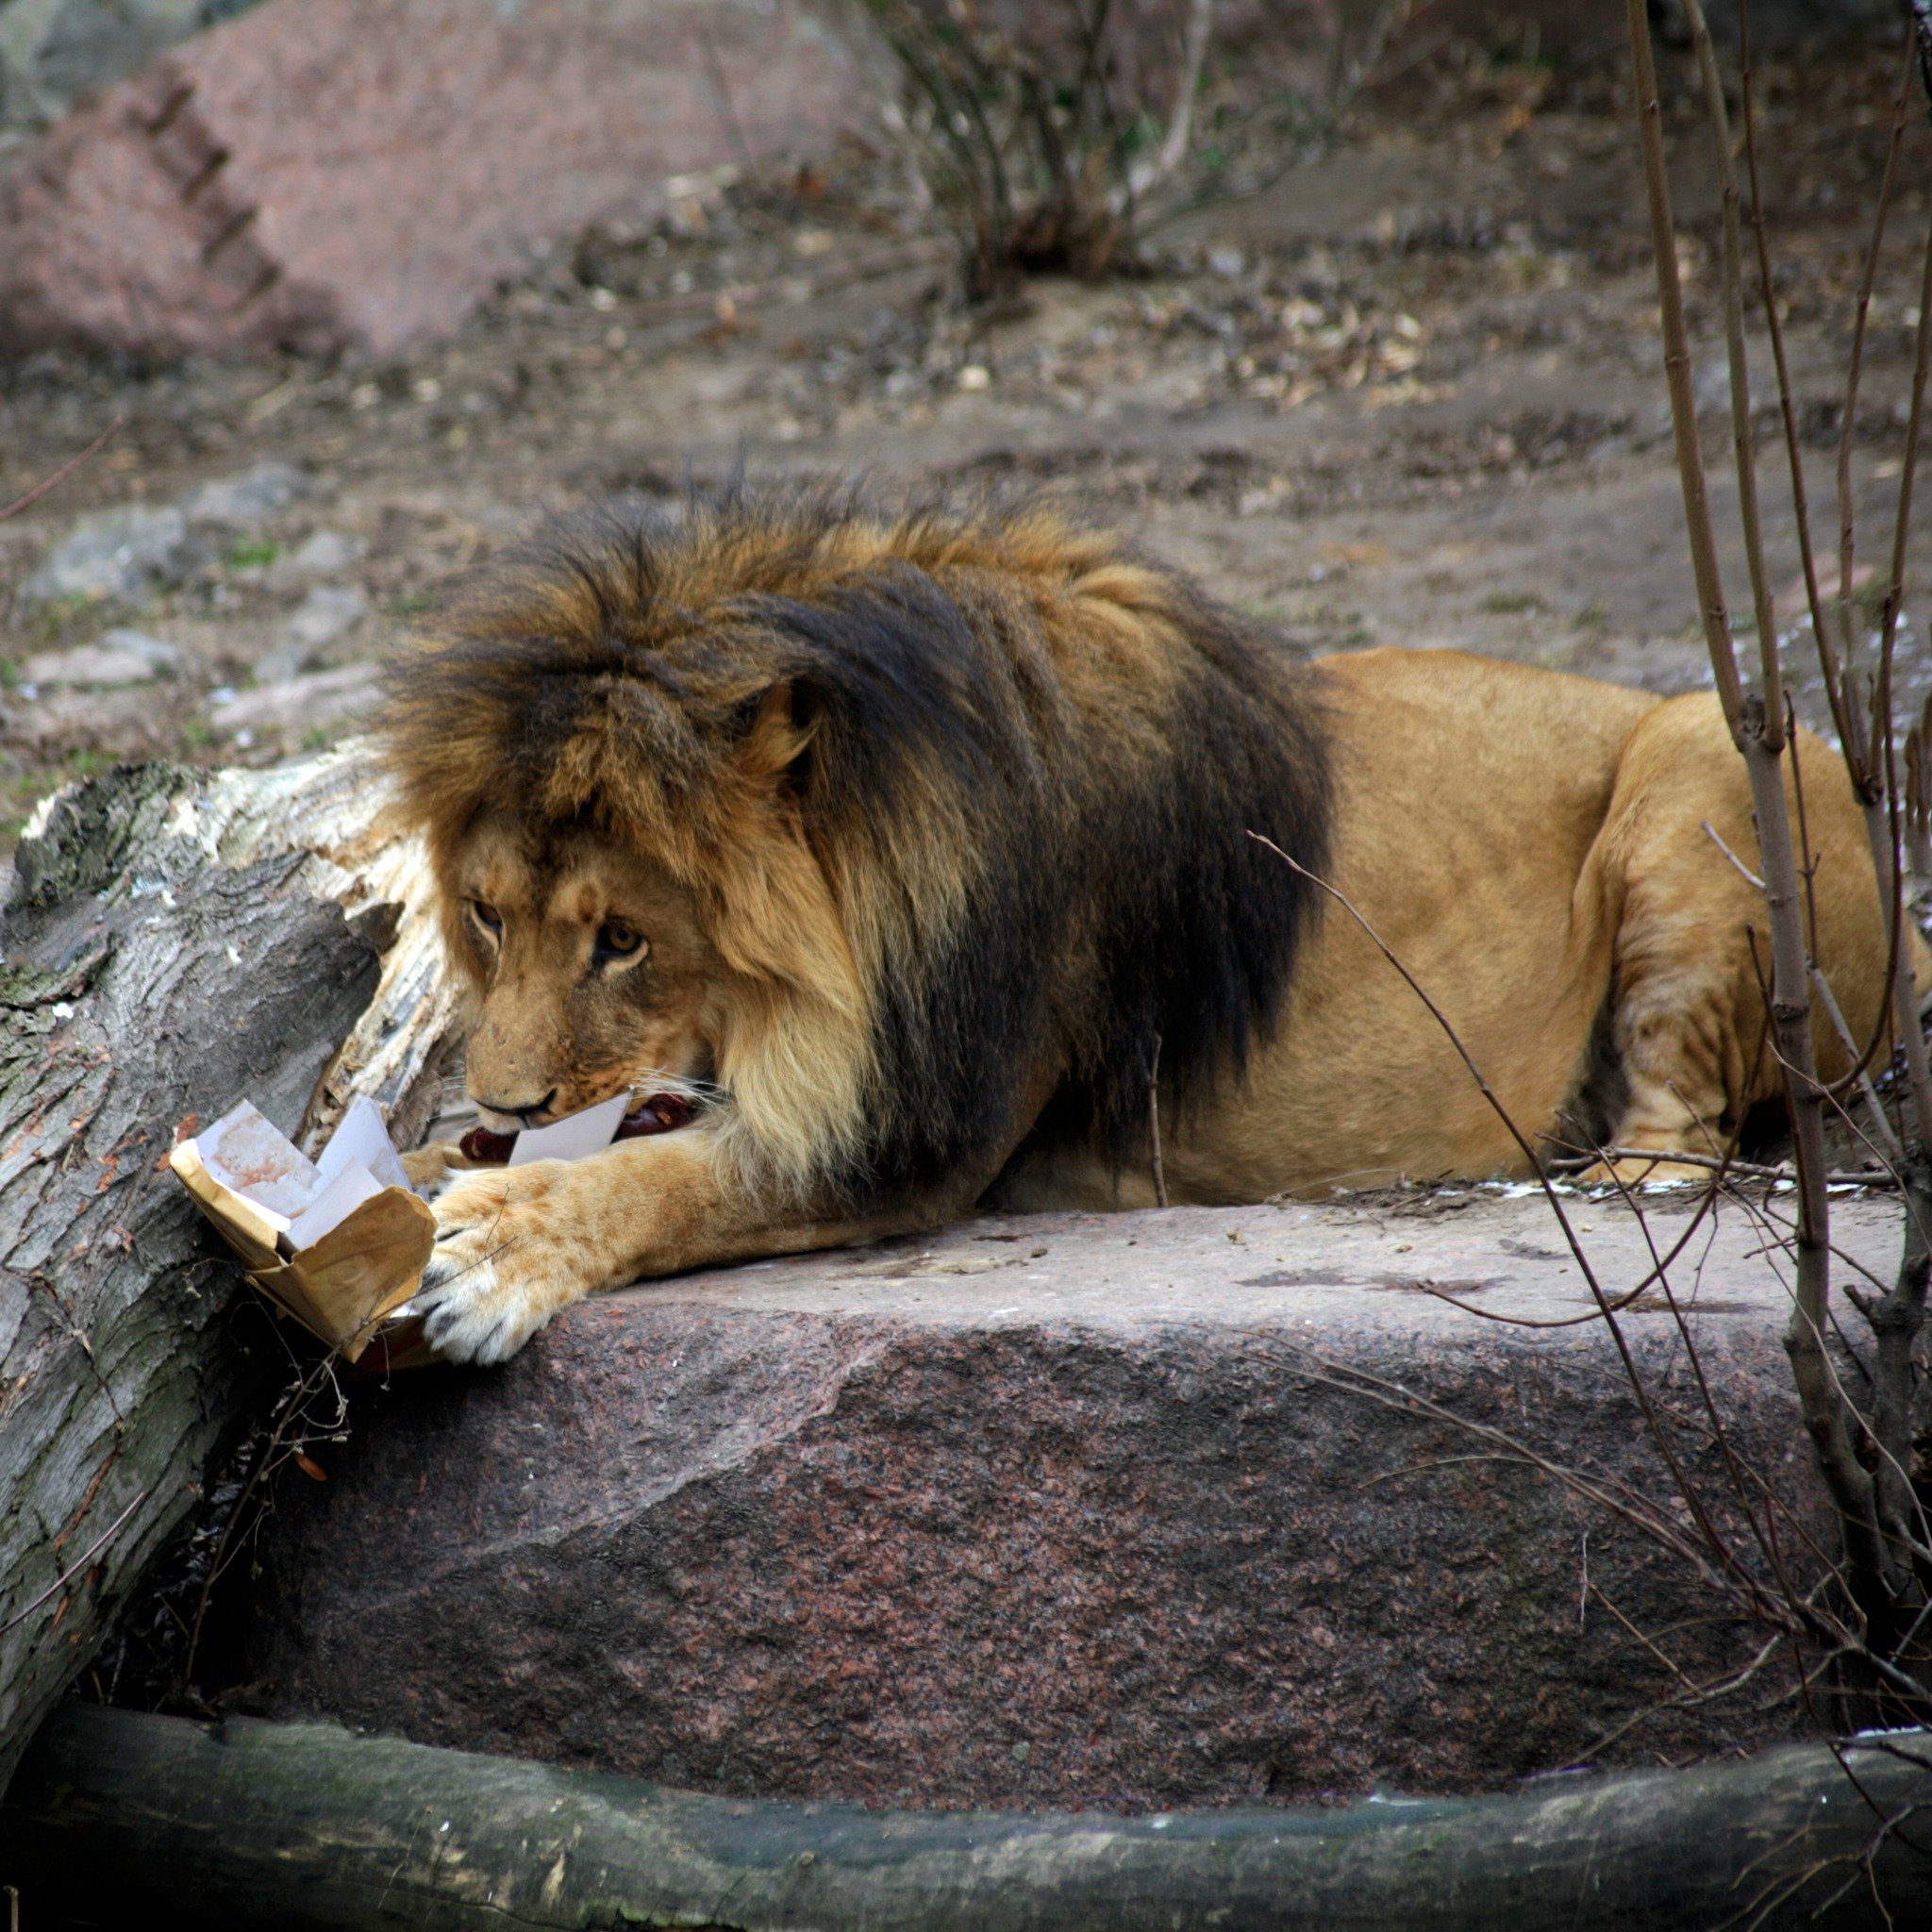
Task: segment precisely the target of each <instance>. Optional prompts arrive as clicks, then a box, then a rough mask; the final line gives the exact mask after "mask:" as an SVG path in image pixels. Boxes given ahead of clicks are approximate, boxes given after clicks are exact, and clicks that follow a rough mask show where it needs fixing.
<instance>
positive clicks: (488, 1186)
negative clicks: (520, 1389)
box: [415, 1163, 584, 1362]
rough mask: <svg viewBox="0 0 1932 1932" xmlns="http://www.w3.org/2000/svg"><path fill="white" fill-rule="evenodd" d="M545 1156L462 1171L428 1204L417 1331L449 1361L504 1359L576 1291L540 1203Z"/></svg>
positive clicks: (580, 1289) (574, 1297)
mask: <svg viewBox="0 0 1932 1932" xmlns="http://www.w3.org/2000/svg"><path fill="white" fill-rule="evenodd" d="M545 1164H546V1163H536V1164H533V1165H532V1166H530V1167H527V1168H523V1169H520V1170H517V1172H516V1174H515V1175H514V1177H512V1175H510V1174H508V1173H505V1172H503V1171H500V1170H498V1171H492V1172H489V1173H485V1174H468V1175H464V1176H462V1177H461V1178H459V1179H458V1180H457V1181H456V1182H455V1184H454V1185H453V1186H451V1187H450V1188H448V1189H447V1190H446V1191H444V1192H443V1194H442V1195H441V1198H440V1199H439V1200H437V1202H436V1203H435V1208H436V1220H437V1233H436V1247H435V1250H434V1252H433V1253H432V1254H431V1256H430V1257H429V1262H428V1265H427V1266H426V1267H425V1269H424V1271H423V1280H422V1285H421V1286H420V1287H419V1288H418V1289H417V1291H416V1295H415V1306H416V1308H417V1311H418V1312H419V1313H420V1314H421V1315H422V1316H423V1318H424V1321H423V1333H424V1337H425V1340H426V1341H428V1342H429V1344H430V1346H431V1347H432V1348H434V1349H435V1350H436V1351H437V1353H438V1354H439V1355H441V1356H443V1357H446V1358H447V1359H448V1360H450V1361H458V1362H501V1361H508V1359H509V1357H511V1356H513V1355H514V1354H515V1353H516V1352H517V1350H518V1349H520V1348H521V1347H523V1345H524V1343H525V1342H526V1341H529V1339H530V1337H531V1336H533V1335H534V1334H536V1332H537V1331H538V1329H540V1328H541V1327H542V1326H543V1324H545V1323H546V1322H548V1321H549V1320H550V1318H551V1316H552V1315H554V1314H555V1313H556V1312H557V1311H558V1309H559V1308H561V1307H567V1306H568V1305H569V1304H570V1303H571V1302H574V1301H575V1300H577V1299H578V1297H579V1296H580V1295H581V1294H582V1293H583V1292H584V1285H582V1284H579V1283H577V1282H575V1280H574V1279H573V1278H572V1269H571V1266H570V1262H571V1257H570V1255H569V1254H568V1253H567V1252H566V1249H565V1244H564V1243H563V1242H561V1241H559V1240H558V1237H557V1236H556V1234H555V1233H554V1232H553V1231H552V1223H553V1220H554V1217H553V1216H552V1215H550V1214H547V1213H546V1212H545V1211H544V1199H543V1197H544V1195H545V1193H546V1192H547V1189H546V1187H545V1183H544V1177H543V1174H542V1166H543V1165H545Z"/></svg>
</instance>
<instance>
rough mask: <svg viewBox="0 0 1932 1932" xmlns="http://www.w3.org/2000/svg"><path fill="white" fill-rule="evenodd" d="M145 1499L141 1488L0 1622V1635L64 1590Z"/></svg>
mask: <svg viewBox="0 0 1932 1932" xmlns="http://www.w3.org/2000/svg"><path fill="white" fill-rule="evenodd" d="M146 1501H147V1491H145V1490H143V1491H142V1492H141V1494H140V1495H138V1496H137V1497H135V1499H134V1501H133V1502H131V1503H130V1504H128V1506H127V1507H126V1508H125V1509H124V1510H122V1512H121V1513H120V1515H118V1516H117V1517H115V1519H114V1520H113V1522H112V1523H110V1524H108V1526H107V1528H106V1529H104V1530H103V1531H102V1532H101V1533H100V1535H99V1536H97V1537H96V1538H95V1539H94V1540H93V1541H92V1542H91V1543H90V1544H89V1545H88V1546H87V1548H86V1549H85V1550H83V1551H82V1552H81V1554H80V1555H79V1556H77V1557H75V1559H74V1561H73V1562H72V1563H70V1564H69V1565H68V1566H67V1568H66V1569H64V1570H63V1571H61V1573H60V1574H59V1575H58V1576H57V1577H55V1579H54V1580H53V1582H52V1583H50V1584H48V1586H47V1587H46V1589H45V1590H43V1591H42V1592H41V1593H40V1595H39V1596H37V1597H35V1599H34V1600H33V1602H32V1603H30V1604H28V1605H27V1606H26V1607H25V1609H22V1610H16V1611H15V1612H14V1614H13V1615H12V1616H10V1617H8V1620H7V1621H6V1623H4V1624H0V1637H4V1636H6V1634H7V1633H8V1631H9V1630H11V1629H13V1628H14V1627H15V1626H16V1625H18V1624H25V1622H26V1620H27V1619H28V1618H29V1617H31V1616H32V1615H33V1613H34V1612H35V1611H36V1610H37V1609H39V1608H40V1607H41V1606H42V1604H43V1603H45V1602H46V1601H47V1599H48V1598H49V1597H50V1596H56V1595H58V1593H59V1592H60V1591H63V1590H65V1589H66V1588H67V1586H68V1585H69V1584H70V1583H72V1582H73V1581H74V1579H75V1577H76V1576H78V1575H79V1574H81V1573H82V1572H83V1571H84V1570H85V1569H86V1568H87V1566H88V1565H89V1564H90V1563H92V1561H93V1559H94V1558H95V1557H98V1556H99V1555H100V1553H101V1552H102V1551H103V1550H104V1549H106V1548H107V1547H108V1544H109V1543H110V1542H112V1541H113V1540H114V1539H115V1538H116V1537H117V1536H118V1535H120V1533H121V1525H122V1524H124V1523H125V1522H126V1521H127V1519H128V1518H129V1517H130V1516H132V1515H133V1514H134V1512H135V1511H136V1510H137V1509H139V1508H140V1507H141V1506H142V1504H143V1503H145V1502H146Z"/></svg>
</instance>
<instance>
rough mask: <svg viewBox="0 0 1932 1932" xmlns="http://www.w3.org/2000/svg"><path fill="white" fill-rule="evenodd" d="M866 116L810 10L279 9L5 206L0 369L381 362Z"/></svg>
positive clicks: (206, 53)
mask: <svg viewBox="0 0 1932 1932" xmlns="http://www.w3.org/2000/svg"><path fill="white" fill-rule="evenodd" d="M721 76H722V78H723V80H724V89H725V92H726V93H727V94H728V99H726V98H721V93H720V87H719V79H720V77H721ZM870 98H871V90H870V89H869V88H868V86H867V85H866V83H865V80H864V77H863V75H862V73H861V70H860V68H859V66H858V62H857V61H856V60H855V58H854V57H853V56H852V54H851V53H850V52H849V51H848V50H847V48H846V47H845V45H844V44H843V43H841V42H840V41H838V40H837V39H835V38H834V37H833V35H832V34H831V33H830V32H829V31H828V29H827V28H826V26H825V25H824V20H823V19H822V18H821V17H820V16H819V15H817V14H815V13H813V12H811V11H809V10H808V8H806V7H804V6H802V5H800V4H799V0H519V4H518V5H516V6H513V7H509V6H503V5H501V4H498V0H270V4H269V5H267V6H264V7H260V8H256V9H255V10H254V11H252V12H249V13H246V14H243V15H242V16H241V17H240V18H238V19H235V20H233V21H230V22H228V23H227V24H225V25H223V26H220V27H218V28H215V29H213V30H212V31H210V32H208V33H206V34H201V35H198V36H197V37H196V38H195V39H193V40H192V41H190V42H186V43H184V44H183V45H181V46H179V47H176V48H174V49H172V50H171V51H169V52H167V53H164V54H162V55H160V56H158V58H156V59H154V60H153V61H151V62H150V63H149V64H148V65H147V66H146V67H145V68H143V69H142V71H141V73H140V74H138V75H135V76H134V78H132V79H131V80H128V81H125V82H123V83H121V84H120V85H118V86H115V87H112V88H109V89H108V90H107V91H106V92H103V93H102V94H101V96H100V97H99V99H98V100H96V101H95V102H93V103H92V104H91V105H87V106H83V107H81V108H77V109H76V110H75V112H74V113H72V114H70V115H69V116H68V117H67V118H66V119H65V120H64V121H62V122H61V123H60V124H59V125H58V126H56V127H55V128H54V129H53V130H52V131H51V132H50V133H49V134H48V136H47V137H46V138H45V140H44V141H43V142H42V143H41V144H40V145H39V146H38V147H37V148H36V149H34V150H32V151H31V152H30V153H29V154H28V155H27V156H26V157H25V158H24V159H23V160H22V161H21V162H19V163H18V164H16V166H15V167H14V168H13V169H12V170H10V171H9V173H8V175H7V176H6V177H5V179H4V180H0V342H4V343H5V344H7V345H8V346H10V347H13V348H16V349H18V348H25V347H33V346H38V345H41V344H45V343H79V344H82V345H85V346H88V347H92V348H102V349H127V350H138V351H142V352H143V353H147V354H156V355H178V354H182V353H184V352H194V351H202V352H214V353H221V352H225V351H235V350H243V351H247V350H263V349H272V348H275V347H279V346H283V345H287V346H291V347H296V348H302V349H309V350H328V349H335V348H341V347H353V348H359V349H362V350H366V351H368V352H370V353H372V354H374V355H376V356H389V355H393V354H395V353H396V352H397V351H399V350H401V349H403V348H405V347H407V346H408V344H410V343H412V342H416V341H423V340H425V339H427V338H433V337H437V336H442V335H447V334H449V333H450V332H451V331H453V330H454V329H455V328H456V327H457V325H458V324H459V323H460V322H461V321H462V319H463V317H464V316H465V315H466V314H467V313H468V311H469V309H470V308H471V307H472V306H473V305H474V304H475V302H476V300H477V299H478V298H479V297H480V296H482V295H483V294H484V293H486V292H487V291H489V289H490V288H491V286H492V285H493V284H494V283H495V282H496V281H498V280H499V279H501V278H502V277H504V276H506V275H514V274H517V273H519V272H521V271H522V270H523V269H524V268H525V267H526V266H527V265H528V262H529V259H530V254H529V251H530V247H531V244H532V243H533V242H539V241H541V240H543V239H545V238H548V237H554V236H570V235H573V234H575V232H577V231H578V230H580V229H581V228H583V227H584V226H585V225H587V224H589V223H591V222H594V221H598V220H607V219H614V218H617V217H620V216H622V217H628V218H630V219H633V220H637V219H648V218H650V217H651V216H653V215H655V214H656V213H657V212H658V211H659V210H660V209H661V208H662V207H663V205H664V186H663V184H664V181H665V178H666V177H667V176H670V175H677V174H683V173H693V172H699V171H704V170H708V169H712V168H716V167H719V166H722V165H724V164H727V163H728V164H734V165H736V164H740V163H741V162H742V161H743V160H744V159H745V158H746V155H747V152H748V153H749V155H750V157H751V158H752V159H754V160H755V161H757V162H759V163H764V162H769V161H774V160H778V159H780V158H786V157H789V156H791V155H794V154H808V153H812V152H816V151H822V150H823V149H824V147H825V146H827V145H828V144H829V142H831V140H832V139H833V138H834V137H835V135H836V134H837V132H838V131H839V130H840V129H841V128H847V127H854V126H857V125H859V124H860V123H861V122H862V121H863V119H864V117H865V115H866V114H867V112H868V109H869V102H870Z"/></svg>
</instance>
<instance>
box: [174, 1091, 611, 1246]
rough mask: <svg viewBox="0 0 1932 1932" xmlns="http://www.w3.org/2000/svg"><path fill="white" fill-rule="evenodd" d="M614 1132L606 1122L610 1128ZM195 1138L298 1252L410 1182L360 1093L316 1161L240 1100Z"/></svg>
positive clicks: (377, 1113)
mask: <svg viewBox="0 0 1932 1932" xmlns="http://www.w3.org/2000/svg"><path fill="white" fill-rule="evenodd" d="M569 1124H570V1123H569V1122H559V1123H558V1125H560V1126H567V1125H569ZM616 1131H617V1125H616V1123H615V1122H614V1121H613V1122H612V1123H611V1127H610V1132H611V1133H613V1134H614V1133H615V1132H616ZM606 1138H607V1139H608V1136H607V1137H606ZM195 1145H196V1146H197V1147H198V1148H199V1149H200V1151H201V1162H202V1165H203V1166H204V1167H206V1168H207V1169H208V1173H209V1174H211V1175H213V1177H214V1178H215V1179H216V1180H217V1181H219V1182H220V1183H221V1184H222V1186H223V1187H225V1188H227V1189H229V1190H230V1191H233V1192H234V1193H237V1194H242V1195H245V1196H246V1197H247V1198H248V1199H249V1200H250V1201H252V1202H254V1203H255V1205H256V1206H257V1207H258V1208H260V1209H261V1210H262V1212H263V1213H264V1214H265V1215H267V1217H268V1218H269V1220H270V1221H272V1222H273V1223H274V1224H275V1226H276V1227H277V1228H278V1229H280V1230H282V1231H284V1232H285V1233H286V1234H287V1235H288V1237H289V1241H290V1244H291V1246H292V1247H293V1248H294V1249H295V1250H296V1252H297V1253H300V1252H301V1250H302V1249H304V1248H307V1247H312V1246H313V1245H314V1244H315V1243H316V1242H317V1241H320V1240H321V1239H322V1238H323V1236H324V1235H325V1234H327V1233H328V1232H329V1231H330V1230H331V1229H332V1228H335V1227H339V1226H340V1225H341V1224H342V1223H343V1222H344V1221H346V1220H347V1219H348V1218H349V1216H350V1215H351V1214H353V1213H354V1212H355V1211H356V1209H357V1208H359V1207H361V1205H362V1204H363V1202H365V1201H371V1200H374V1199H375V1196H376V1195H377V1194H379V1193H381V1192H382V1191H383V1190H384V1189H385V1188H407V1187H408V1185H409V1177H408V1174H406V1173H405V1172H404V1171H403V1161H402V1157H401V1156H400V1155H399V1154H398V1153H397V1152H396V1149H395V1142H394V1141H391V1139H390V1137H389V1128H388V1126H387V1124H385V1123H384V1121H383V1118H382V1109H381V1108H379V1107H377V1106H376V1104H375V1101H373V1100H370V1099H368V1098H367V1097H366V1096H364V1095H362V1094H358V1095H357V1096H356V1098H355V1099H354V1100H352V1101H351V1102H350V1103H349V1105H348V1108H347V1110H346V1111H345V1112H344V1113H343V1115H342V1118H341V1121H340V1122H339V1123H338V1124H337V1126H336V1130H335V1132H334V1133H333V1134H331V1135H330V1136H329V1139H328V1145H327V1146H326V1147H325V1148H324V1149H323V1150H322V1158H320V1159H319V1160H310V1159H309V1158H308V1156H307V1155H305V1154H304V1153H303V1152H302V1150H301V1149H300V1148H299V1147H297V1146H296V1145H295V1143H294V1142H293V1141H291V1140H289V1139H288V1138H287V1137H286V1136H285V1135H283V1133H282V1132H281V1130H280V1129H279V1128H277V1127H276V1126H275V1124H274V1123H273V1122H271V1121H270V1120H269V1119H268V1117H267V1116H266V1115H265V1114H263V1113H262V1112H261V1111H260V1109H259V1108H257V1107H256V1106H255V1105H254V1104H253V1103H252V1102H250V1101H246V1100H244V1101H243V1102H242V1105H241V1106H240V1107H238V1108H235V1109H234V1110H233V1111H232V1112H229V1113H225V1114H224V1115H223V1116H222V1118H221V1119H220V1120H218V1121H217V1122H216V1123H215V1124H214V1125H213V1126H211V1127H209V1128H208V1130H207V1131H206V1132H205V1133H203V1134H201V1135H199V1136H197V1138H196V1141H195Z"/></svg>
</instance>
